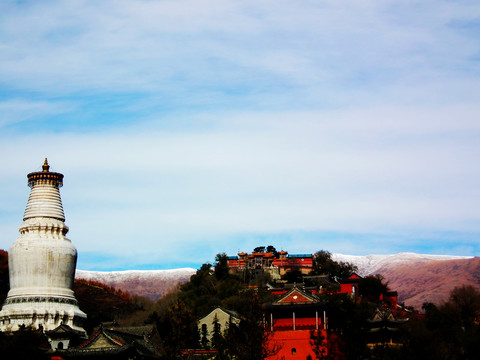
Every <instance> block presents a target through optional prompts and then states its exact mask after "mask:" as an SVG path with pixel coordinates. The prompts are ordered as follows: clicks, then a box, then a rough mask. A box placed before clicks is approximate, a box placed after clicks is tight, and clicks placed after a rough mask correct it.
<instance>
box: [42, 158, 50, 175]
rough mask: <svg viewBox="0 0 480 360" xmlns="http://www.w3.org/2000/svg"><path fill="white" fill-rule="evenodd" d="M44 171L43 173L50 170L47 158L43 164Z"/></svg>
mask: <svg viewBox="0 0 480 360" xmlns="http://www.w3.org/2000/svg"><path fill="white" fill-rule="evenodd" d="M42 169H43V172H48V169H50V166H49V165H48V161H47V158H45V162H44V163H43V166H42Z"/></svg>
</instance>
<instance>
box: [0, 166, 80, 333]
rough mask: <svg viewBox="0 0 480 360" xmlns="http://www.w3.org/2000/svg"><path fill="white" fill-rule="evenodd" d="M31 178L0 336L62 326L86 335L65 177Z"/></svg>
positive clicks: (12, 257) (14, 248)
mask: <svg viewBox="0 0 480 360" xmlns="http://www.w3.org/2000/svg"><path fill="white" fill-rule="evenodd" d="M49 168H50V167H49V165H48V162H47V159H45V163H44V165H43V171H41V172H32V173H30V174H28V176H27V177H28V186H29V187H30V188H31V189H32V190H31V192H30V197H29V198H28V203H27V207H26V209H25V214H24V216H23V224H22V225H21V226H20V228H19V232H20V237H19V238H18V239H17V240H16V241H15V242H14V243H13V245H12V246H11V247H10V250H9V253H8V266H9V275H10V291H9V292H8V296H7V299H6V300H5V302H4V304H3V308H2V310H1V311H0V331H6V332H9V331H17V330H18V329H19V328H20V326H22V325H25V326H27V327H28V326H31V327H32V328H34V329H38V328H40V327H42V328H43V330H44V331H46V332H47V331H51V330H54V329H56V328H58V327H59V326H60V325H62V326H65V325H67V326H69V327H70V328H71V329H72V330H73V331H75V332H77V333H83V334H85V330H84V329H83V327H82V324H83V322H84V320H85V319H86V317H87V316H86V315H85V313H84V312H82V311H81V310H80V309H79V307H78V303H77V300H76V299H75V294H74V293H73V290H72V289H73V278H74V274H75V267H76V263H77V250H76V249H75V246H73V244H72V242H71V241H70V240H69V239H67V238H66V237H65V235H66V234H67V232H68V227H67V226H66V225H65V223H64V221H65V215H64V213H63V206H62V200H61V198H60V191H59V188H60V187H61V186H62V184H63V175H62V174H59V173H55V172H50V171H49Z"/></svg>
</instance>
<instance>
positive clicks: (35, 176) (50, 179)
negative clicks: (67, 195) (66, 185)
mask: <svg viewBox="0 0 480 360" xmlns="http://www.w3.org/2000/svg"><path fill="white" fill-rule="evenodd" d="M27 177H28V186H29V187H32V186H33V185H34V184H35V183H38V182H40V181H42V182H45V183H47V184H49V183H51V184H54V185H57V186H58V187H61V186H63V174H60V173H55V172H33V173H30V174H28V175H27Z"/></svg>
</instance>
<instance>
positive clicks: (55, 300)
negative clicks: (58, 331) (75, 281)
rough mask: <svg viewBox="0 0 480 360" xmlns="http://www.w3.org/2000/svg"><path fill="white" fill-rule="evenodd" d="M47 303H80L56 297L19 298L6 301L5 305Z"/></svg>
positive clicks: (76, 304)
mask: <svg viewBox="0 0 480 360" xmlns="http://www.w3.org/2000/svg"><path fill="white" fill-rule="evenodd" d="M46 302H47V303H57V304H68V305H75V306H78V302H77V300H75V299H69V298H64V297H55V296H18V297H13V298H8V299H6V300H5V302H4V303H3V305H10V304H22V303H46Z"/></svg>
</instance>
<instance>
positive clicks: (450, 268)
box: [378, 257, 480, 309]
mask: <svg viewBox="0 0 480 360" xmlns="http://www.w3.org/2000/svg"><path fill="white" fill-rule="evenodd" d="M378 272H379V273H380V274H382V275H383V276H384V277H385V279H386V280H388V281H389V285H390V287H391V288H392V289H395V290H397V291H398V294H399V300H400V301H404V302H405V304H406V305H410V306H414V307H415V308H417V309H420V308H421V306H422V304H423V303H425V302H432V303H439V302H441V301H444V300H446V299H447V298H448V296H449V294H450V291H451V290H452V289H453V288H455V287H456V286H461V285H472V286H474V287H476V288H480V258H478V257H476V258H472V259H460V260H446V261H433V262H428V263H423V264H418V263H417V264H398V265H393V266H388V265H385V266H383V267H382V268H380V269H379V271H378Z"/></svg>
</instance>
